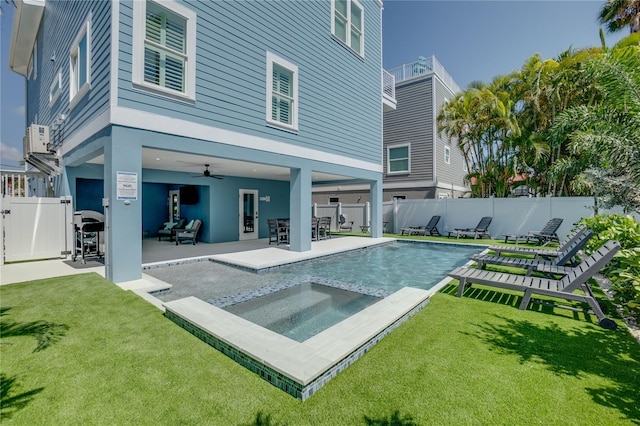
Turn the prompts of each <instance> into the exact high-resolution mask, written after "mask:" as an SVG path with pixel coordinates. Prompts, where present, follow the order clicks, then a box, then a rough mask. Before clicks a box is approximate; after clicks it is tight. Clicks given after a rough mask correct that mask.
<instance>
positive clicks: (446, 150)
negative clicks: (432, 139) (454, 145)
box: [444, 145, 451, 164]
mask: <svg viewBox="0 0 640 426" xmlns="http://www.w3.org/2000/svg"><path fill="white" fill-rule="evenodd" d="M444 163H445V164H451V147H450V146H449V145H445V146H444Z"/></svg>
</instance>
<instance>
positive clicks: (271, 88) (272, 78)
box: [266, 52, 298, 131]
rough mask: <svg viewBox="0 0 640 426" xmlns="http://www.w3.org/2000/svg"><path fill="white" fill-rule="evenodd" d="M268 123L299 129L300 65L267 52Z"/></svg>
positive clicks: (289, 128)
mask: <svg viewBox="0 0 640 426" xmlns="http://www.w3.org/2000/svg"><path fill="white" fill-rule="evenodd" d="M266 118H267V123H269V124H271V125H274V126H277V127H282V128H285V129H288V130H294V131H297V130H298V67H297V66H295V65H293V64H292V63H290V62H288V61H286V60H284V59H282V58H279V57H278V56H276V55H274V54H273V53H270V52H267V117H266Z"/></svg>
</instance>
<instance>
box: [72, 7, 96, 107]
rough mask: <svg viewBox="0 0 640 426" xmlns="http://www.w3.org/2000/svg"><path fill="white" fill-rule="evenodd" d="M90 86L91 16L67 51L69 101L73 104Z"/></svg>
mask: <svg viewBox="0 0 640 426" xmlns="http://www.w3.org/2000/svg"><path fill="white" fill-rule="evenodd" d="M90 87H91V17H89V19H87V21H86V22H85V23H84V24H83V25H82V28H81V29H80V32H79V33H78V35H77V36H76V39H75V40H74V42H73V44H72V45H71V51H70V52H69V101H70V102H71V106H72V107H73V105H75V104H76V103H77V102H78V100H79V99H80V98H82V96H84V94H85V93H87V91H88V90H89V89H90Z"/></svg>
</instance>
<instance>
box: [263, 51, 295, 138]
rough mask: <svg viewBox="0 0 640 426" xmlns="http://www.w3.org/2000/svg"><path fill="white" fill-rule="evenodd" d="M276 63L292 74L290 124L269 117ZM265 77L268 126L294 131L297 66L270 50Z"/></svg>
mask: <svg viewBox="0 0 640 426" xmlns="http://www.w3.org/2000/svg"><path fill="white" fill-rule="evenodd" d="M274 64H276V65H278V66H280V67H282V68H285V69H287V70H289V71H291V73H292V74H293V96H292V103H293V106H292V108H291V114H292V117H291V124H287V123H283V122H281V121H278V120H274V119H273V118H271V107H272V89H273V65H274ZM266 69H267V71H266V73H267V75H266V77H267V79H266V87H267V111H266V119H267V124H268V125H270V126H274V127H278V128H281V129H285V130H291V131H294V132H297V131H298V104H299V102H298V93H299V90H298V67H297V66H296V65H294V64H292V63H291V62H289V61H287V60H286V59H283V58H281V57H279V56H277V55H275V54H273V53H271V52H267V67H266Z"/></svg>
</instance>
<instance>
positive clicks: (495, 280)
mask: <svg viewBox="0 0 640 426" xmlns="http://www.w3.org/2000/svg"><path fill="white" fill-rule="evenodd" d="M618 250H620V243H618V242H617V241H611V240H610V241H607V242H606V243H605V244H603V245H602V247H600V248H599V249H598V250H597V251H596V252H594V253H593V254H592V255H591V256H588V257H587V258H585V260H584V261H583V262H582V263H580V265H578V266H576V267H575V268H572V270H571V272H569V273H568V274H567V275H565V276H564V277H563V278H562V279H560V280H554V279H549V278H538V277H527V276H524V275H515V274H504V273H500V272H491V271H483V270H481V269H476V268H465V267H461V268H456V269H454V270H453V271H451V272H449V274H448V275H449V276H450V277H452V278H455V279H457V280H458V281H459V282H460V283H459V285H458V294H457V296H458V297H462V294H463V293H464V289H465V287H467V286H469V285H471V284H472V283H477V284H482V285H487V286H492V287H498V288H504V289H510V290H516V291H524V297H523V299H522V303H520V309H526V308H527V306H529V302H530V301H531V296H532V295H534V294H540V295H545V296H551V297H558V298H562V299H567V300H576V301H579V302H584V303H587V304H588V305H589V307H590V308H591V309H592V310H593V312H594V314H595V315H596V316H597V317H598V320H599V324H600V325H601V326H602V327H604V328H611V329H613V328H616V323H615V322H613V321H612V320H610V319H609V318H606V317H605V315H604V313H603V312H602V309H601V308H600V305H599V304H598V302H597V301H596V300H595V298H594V297H593V292H592V290H591V287H590V286H589V284H588V283H587V281H588V280H589V278H591V277H593V276H594V275H595V274H596V273H597V272H598V271H600V269H602V267H603V266H605V265H606V264H607V263H608V262H609V261H610V260H611V259H612V258H613V256H614V255H615V254H616V252H617V251H618ZM577 289H582V290H583V291H584V295H582V294H574V291H575V290H577Z"/></svg>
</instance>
